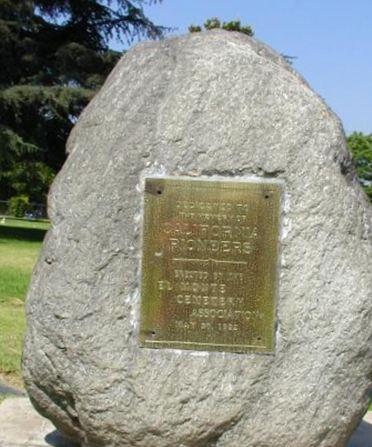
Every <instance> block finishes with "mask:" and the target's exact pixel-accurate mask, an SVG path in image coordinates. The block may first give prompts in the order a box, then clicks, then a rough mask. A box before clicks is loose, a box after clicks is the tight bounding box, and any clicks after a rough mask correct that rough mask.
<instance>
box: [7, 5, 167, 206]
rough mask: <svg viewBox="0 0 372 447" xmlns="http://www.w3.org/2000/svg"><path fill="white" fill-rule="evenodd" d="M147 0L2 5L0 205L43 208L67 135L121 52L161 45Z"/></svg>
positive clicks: (161, 31)
mask: <svg viewBox="0 0 372 447" xmlns="http://www.w3.org/2000/svg"><path fill="white" fill-rule="evenodd" d="M149 2H150V1H148V2H146V1H145V0H130V1H129V0H116V1H112V0H34V1H31V0H0V66H1V67H2V69H1V71H0V199H8V198H9V197H11V196H19V195H25V196H27V197H29V199H30V200H31V201H42V200H43V199H44V198H45V195H46V192H47V190H48V187H49V184H50V182H51V180H52V178H53V176H54V174H55V173H56V172H57V171H58V170H59V169H60V167H61V165H62V163H63V161H64V159H65V149H64V148H65V142H66V139H67V136H68V134H69V132H70V130H71V128H72V126H73V124H74V123H75V121H76V119H77V117H78V115H79V114H80V113H81V111H82V109H83V108H84V107H85V105H86V104H87V103H88V101H89V100H90V99H91V98H92V96H93V95H94V93H95V92H96V91H97V89H98V88H99V87H100V86H101V85H102V83H103V81H104V80H105V78H106V76H107V75H108V73H109V72H110V70H111V69H112V67H113V66H114V64H115V63H116V62H117V60H118V59H119V57H120V53H119V52H116V51H112V50H110V49H109V40H110V39H112V38H117V39H119V40H120V41H121V42H130V41H132V40H133V39H136V38H141V37H146V38H151V39H154V38H160V37H162V36H163V34H164V32H165V28H163V27H159V26H156V25H155V24H154V23H152V22H151V21H150V20H149V19H148V18H147V17H146V16H145V15H144V13H143V10H142V5H143V4H145V3H149Z"/></svg>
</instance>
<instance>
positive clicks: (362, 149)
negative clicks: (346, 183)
mask: <svg viewBox="0 0 372 447" xmlns="http://www.w3.org/2000/svg"><path fill="white" fill-rule="evenodd" d="M347 143H348V146H349V149H350V151H351V153H352V154H353V159H354V164H355V167H356V172H357V175H358V178H359V181H360V183H361V184H362V186H363V188H364V190H365V192H366V193H367V195H368V197H369V198H370V200H371V202H372V134H369V135H366V134H363V133H362V132H354V133H352V134H351V135H349V136H348V138H347Z"/></svg>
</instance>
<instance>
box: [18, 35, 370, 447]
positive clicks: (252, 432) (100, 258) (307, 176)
mask: <svg viewBox="0 0 372 447" xmlns="http://www.w3.org/2000/svg"><path fill="white" fill-rule="evenodd" d="M68 151H69V154H70V155H69V157H68V160H67V162H66V164H65V166H64V168H63V169H62V172H61V173H60V174H59V175H58V177H57V179H56V181H55V182H54V185H53V187H52V190H51V194H50V204H49V212H50V217H51V219H52V223H53V226H52V229H51V230H50V231H49V232H48V235H47V237H46V240H45V243H44V249H43V252H42V254H41V256H40V259H39V262H38V265H37V267H36V269H35V271H34V275H33V280H32V285H31V288H30V292H29V296H28V304H27V313H28V334H27V339H26V345H25V350H24V362H23V367H24V377H25V380H26V384H27V388H28V392H29V394H30V396H31V399H32V400H33V403H34V405H35V406H36V408H37V409H38V410H39V411H40V412H41V413H42V414H43V415H45V416H47V417H48V418H50V419H51V420H52V421H53V422H54V424H55V425H56V427H57V428H58V429H60V430H61V431H62V432H64V433H65V434H66V435H68V436H70V437H71V438H72V439H75V440H78V441H80V442H81V443H82V445H83V446H86V447H88V446H89V447H103V446H105V447H126V446H128V447H129V446H132V447H133V446H134V447H207V446H216V447H237V446H245V447H315V446H317V447H339V446H343V445H344V444H345V443H346V441H347V439H348V437H349V435H350V434H351V433H352V431H353V430H354V429H355V428H356V426H357V424H358V422H359V420H360V418H361V417H362V415H363V413H364V412H365V410H366V408H367V402H368V390H369V389H370V387H371V380H372V377H371V373H372V345H371V338H372V325H371V312H372V300H371V290H372V272H371V209H370V207H369V205H368V203H367V201H366V198H365V196H364V194H363V192H362V191H361V189H360V187H359V186H358V185H357V184H356V181H355V178H354V174H353V171H352V168H351V164H350V156H349V154H348V152H347V150H346V146H345V138H344V134H343V130H342V127H341V125H340V122H339V120H338V119H337V117H336V116H335V115H334V114H333V113H332V112H331V111H330V110H329V108H328V107H327V106H326V105H325V104H324V102H323V101H322V100H321V99H320V98H319V96H317V95H316V94H315V93H314V92H313V91H312V90H311V89H310V88H309V86H308V85H307V84H306V83H305V82H304V80H303V79H302V78H301V77H300V76H299V75H297V74H296V73H295V72H294V71H293V70H292V69H291V68H290V67H289V66H288V65H287V64H286V63H285V61H284V60H283V59H282V58H281V57H280V56H279V55H277V54H276V53H275V52H273V51H272V50H271V49H269V48H268V47H266V46H264V45H263V44H261V43H259V42H257V41H255V40H253V39H251V38H249V37H247V36H245V35H242V34H237V33H232V32H223V31H214V32H210V33H200V34H199V33H197V34H193V35H189V36H187V37H181V38H175V39H170V40H165V41H162V42H159V43H145V44H141V45H138V46H137V47H136V48H134V49H133V50H131V51H130V52H128V54H126V55H125V56H124V57H123V58H122V60H121V61H120V62H119V64H118V65H117V67H116V68H115V69H114V71H113V72H112V73H111V75H110V76H109V78H108V80H107V82H106V84H105V85H104V87H103V88H102V90H101V91H100V92H99V94H97V96H96V97H95V98H94V100H93V101H92V102H91V103H90V105H89V106H88V107H87V109H86V110H85V112H84V113H83V115H82V116H81V118H80V120H79V122H78V124H77V125H76V127H75V129H74V131H73V132H72V135H71V137H70V139H69V142H68ZM162 173H164V174H167V175H186V176H206V177H208V176H212V175H217V176H221V177H239V178H244V177H252V176H258V177H276V178H279V179H281V180H283V181H284V182H285V204H284V207H283V210H284V211H283V229H282V240H281V252H282V253H281V267H280V285H279V302H278V309H277V321H278V328H277V348H276V354H275V355H270V356H268V355H259V354H251V355H242V354H233V353H216V352H214V353H201V352H198V353H194V352H192V351H180V350H165V349H164V350H155V349H143V348H139V347H138V337H137V335H138V317H139V300H140V295H139V267H140V257H141V236H140V235H141V206H142V205H141V200H142V187H143V186H142V185H143V178H144V177H146V176H147V175H150V174H151V175H153V174H162Z"/></svg>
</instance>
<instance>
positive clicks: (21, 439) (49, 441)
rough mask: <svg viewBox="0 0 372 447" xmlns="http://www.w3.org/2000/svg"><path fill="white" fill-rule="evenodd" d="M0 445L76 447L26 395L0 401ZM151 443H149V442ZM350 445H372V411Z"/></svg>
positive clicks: (371, 446) (364, 446) (358, 446)
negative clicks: (41, 414) (34, 407)
mask: <svg viewBox="0 0 372 447" xmlns="http://www.w3.org/2000/svg"><path fill="white" fill-rule="evenodd" d="M0 447H77V446H76V445H73V444H72V443H70V442H68V441H66V440H65V439H64V438H62V436H61V435H60V434H59V433H58V432H57V431H56V429H55V428H54V426H53V425H52V423H51V422H49V421H48V420H46V419H44V418H42V417H41V416H40V415H39V414H38V413H36V411H35V410H34V409H33V407H32V405H31V403H30V401H29V400H28V399H27V398H25V397H23V398H22V397H19V398H8V399H5V400H4V402H3V403H2V404H1V405H0ZM149 447H150V446H149ZM347 447H372V412H369V413H367V415H366V416H365V418H364V420H363V421H362V423H361V424H360V426H359V428H358V430H357V431H356V432H355V433H354V435H353V437H352V438H351V440H350V442H349V443H348V445H347Z"/></svg>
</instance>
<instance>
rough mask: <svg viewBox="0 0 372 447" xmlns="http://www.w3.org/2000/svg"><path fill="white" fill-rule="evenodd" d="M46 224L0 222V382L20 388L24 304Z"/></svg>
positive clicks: (0, 220)
mask: <svg viewBox="0 0 372 447" xmlns="http://www.w3.org/2000/svg"><path fill="white" fill-rule="evenodd" d="M48 227H49V223H48V222H47V221H25V220H21V219H10V218H5V219H3V218H2V219H0V379H3V380H4V381H6V382H7V383H9V384H12V385H16V386H17V385H18V386H21V384H22V381H21V375H20V361H21V352H22V342H23V336H24V332H25V327H26V323H25V312H24V301H25V297H26V292H27V287H28V284H29V281H30V276H31V272H32V269H33V266H34V265H35V262H36V259H37V257H38V254H39V251H40V248H41V244H42V240H43V238H44V235H45V232H46V230H47V229H48Z"/></svg>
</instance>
